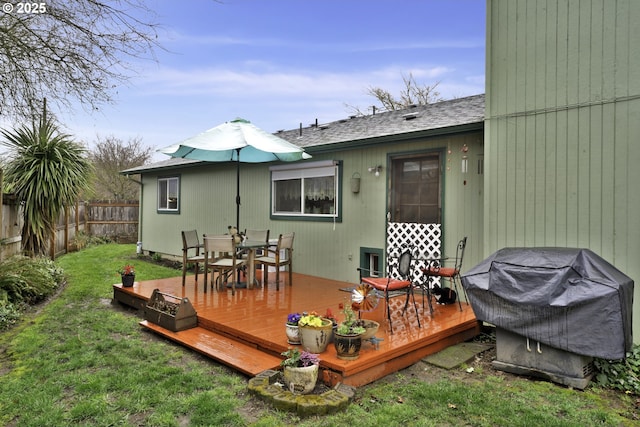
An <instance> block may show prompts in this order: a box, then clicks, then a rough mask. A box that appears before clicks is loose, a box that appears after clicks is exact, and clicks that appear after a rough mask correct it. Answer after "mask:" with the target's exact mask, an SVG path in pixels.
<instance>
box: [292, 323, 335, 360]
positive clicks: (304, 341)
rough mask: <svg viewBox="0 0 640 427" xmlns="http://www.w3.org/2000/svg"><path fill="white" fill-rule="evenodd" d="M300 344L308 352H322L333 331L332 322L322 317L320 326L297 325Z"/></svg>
mask: <svg viewBox="0 0 640 427" xmlns="http://www.w3.org/2000/svg"><path fill="white" fill-rule="evenodd" d="M298 331H299V333H300V344H301V345H302V348H303V349H304V350H305V351H308V352H309V353H316V354H318V353H322V352H323V351H325V350H326V349H327V345H328V344H329V340H330V339H331V335H332V333H333V322H331V320H329V319H322V326H309V325H304V326H302V325H299V326H298Z"/></svg>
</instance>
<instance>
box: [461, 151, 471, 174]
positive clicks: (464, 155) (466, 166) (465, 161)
mask: <svg viewBox="0 0 640 427" xmlns="http://www.w3.org/2000/svg"><path fill="white" fill-rule="evenodd" d="M460 151H461V152H462V173H467V171H468V170H469V157H468V156H467V153H468V152H469V147H467V144H464V145H463V146H462V148H461V149H460Z"/></svg>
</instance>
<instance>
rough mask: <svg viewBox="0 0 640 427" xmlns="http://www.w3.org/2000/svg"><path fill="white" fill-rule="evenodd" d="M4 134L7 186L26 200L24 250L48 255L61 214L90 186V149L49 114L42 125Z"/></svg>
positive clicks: (42, 121) (23, 201)
mask: <svg viewBox="0 0 640 427" xmlns="http://www.w3.org/2000/svg"><path fill="white" fill-rule="evenodd" d="M45 111H46V110H45ZM1 134H2V136H3V137H4V139H5V141H2V144H3V145H5V146H6V147H8V148H9V149H10V150H11V153H10V158H9V161H8V162H7V164H6V170H5V179H6V185H7V188H8V189H9V191H12V192H13V193H14V194H15V195H16V198H17V199H18V200H20V201H21V202H22V203H24V226H23V228H22V247H23V250H24V251H25V253H27V254H29V255H40V254H46V253H47V241H48V240H49V239H50V238H51V237H52V236H53V232H54V230H55V226H56V221H57V219H58V217H59V216H60V213H61V212H62V211H63V209H64V207H65V206H68V205H70V204H72V203H73V202H74V201H75V200H76V198H77V197H78V195H79V194H80V193H81V192H82V190H83V189H85V188H87V186H88V182H89V176H90V173H91V163H90V162H89V160H88V158H87V152H86V150H85V149H84V147H82V145H80V144H78V143H76V142H75V141H73V139H72V138H71V136H69V135H66V134H63V133H61V132H60V130H59V129H58V127H57V125H56V123H55V122H54V121H53V120H52V119H48V118H47V117H46V113H45V114H44V117H43V118H42V119H41V120H40V122H39V123H38V124H35V123H34V124H33V125H32V126H31V127H29V126H26V125H24V126H22V127H20V128H18V129H17V130H14V131H13V132H10V131H5V130H3V131H2V132H1Z"/></svg>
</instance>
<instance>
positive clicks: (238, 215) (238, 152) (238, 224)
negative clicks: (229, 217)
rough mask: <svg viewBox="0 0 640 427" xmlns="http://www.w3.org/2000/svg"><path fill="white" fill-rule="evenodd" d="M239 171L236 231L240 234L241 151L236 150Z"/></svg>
mask: <svg viewBox="0 0 640 427" xmlns="http://www.w3.org/2000/svg"><path fill="white" fill-rule="evenodd" d="M236 153H237V159H236V161H237V164H238V166H237V171H236V229H237V230H238V233H239V232H240V149H239V148H236Z"/></svg>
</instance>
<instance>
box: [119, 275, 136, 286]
mask: <svg viewBox="0 0 640 427" xmlns="http://www.w3.org/2000/svg"><path fill="white" fill-rule="evenodd" d="M135 280H136V275H135V274H123V275H122V286H124V287H125V288H130V287H132V286H133V282H135Z"/></svg>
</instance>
